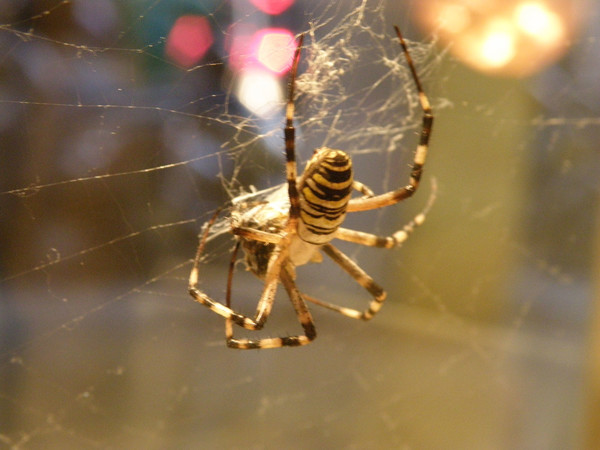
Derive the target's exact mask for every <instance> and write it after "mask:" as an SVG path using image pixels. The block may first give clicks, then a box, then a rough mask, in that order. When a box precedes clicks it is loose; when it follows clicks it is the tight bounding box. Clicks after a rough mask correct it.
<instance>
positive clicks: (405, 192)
mask: <svg viewBox="0 0 600 450" xmlns="http://www.w3.org/2000/svg"><path fill="white" fill-rule="evenodd" d="M394 29H395V30H396V35H397V36H398V40H399V41H400V45H401V46H402V52H403V53H404V56H405V58H406V63H407V64H408V68H409V69H410V73H411V75H412V78H413V80H414V82H415V85H416V88H417V93H418V95H419V103H420V104H421V109H422V110H423V119H422V125H421V134H420V139H419V144H418V146H417V150H416V152H415V156H414V159H413V163H412V168H411V171H410V180H409V184H407V185H406V186H404V187H401V188H399V189H396V190H394V191H390V192H387V193H385V194H381V195H376V196H374V197H369V198H364V197H363V198H355V199H351V200H350V202H349V203H348V208H347V211H348V212H352V211H367V210H370V209H376V208H382V207H385V206H390V205H393V204H395V203H398V202H401V201H402V200H406V199H407V198H409V197H411V196H412V195H413V194H414V193H415V192H416V191H417V189H418V188H419V182H420V180H421V174H422V173H423V166H425V160H426V159H427V151H428V149H429V138H430V136H431V129H432V127H433V113H432V110H431V105H430V104H429V99H428V98H427V96H426V95H425V91H423V87H422V86H421V82H420V81H419V76H418V75H417V71H416V69H415V66H414V64H413V61H412V57H411V56H410V53H409V51H408V46H407V45H406V42H405V41H404V38H403V37H402V34H401V33H400V29H399V28H398V27H397V26H394Z"/></svg>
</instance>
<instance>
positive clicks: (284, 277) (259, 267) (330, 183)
mask: <svg viewBox="0 0 600 450" xmlns="http://www.w3.org/2000/svg"><path fill="white" fill-rule="evenodd" d="M394 28H395V30H396V35H397V37H398V41H399V42H400V45H401V47H402V51H403V52H404V56H405V58H406V62H407V64H408V68H409V69H410V73H411V75H412V78H413V80H414V82H415V85H416V88H417V94H418V96H419V102H420V104H421V108H422V109H423V118H422V125H421V134H420V140H419V144H418V146H417V149H416V152H415V155H414V158H413V163H412V167H411V171H410V176H409V182H408V184H406V185H404V186H401V187H399V188H397V189H395V190H392V191H389V192H386V193H384V194H380V195H375V194H374V193H373V191H371V190H370V189H369V188H368V187H366V186H365V185H363V184H361V183H360V182H358V181H356V180H354V179H353V172H352V170H353V169H352V163H351V161H350V158H349V156H348V155H347V154H346V153H345V152H343V151H341V150H332V149H329V148H327V147H322V148H320V149H318V150H316V151H315V153H314V154H313V156H312V158H311V159H310V160H309V162H308V164H307V166H306V169H305V170H304V172H303V173H302V175H301V176H300V177H298V174H297V169H296V150H295V137H294V135H295V128H294V86H295V80H296V72H297V70H298V61H299V59H300V49H301V48H302V42H303V38H304V35H300V39H299V42H298V46H297V47H296V52H295V54H294V62H293V64H292V68H291V69H290V82H289V86H288V87H289V89H288V99H287V108H286V124H285V128H284V135H285V155H286V179H287V183H286V184H284V185H282V186H281V187H279V188H275V189H271V190H269V191H268V194H267V195H266V196H265V197H262V199H261V200H260V201H258V200H256V198H253V197H252V195H243V196H239V197H236V198H234V199H233V200H232V201H231V204H232V212H231V232H232V233H233V234H234V235H235V237H236V238H237V242H236V245H235V249H234V251H233V253H232V257H231V262H230V265H229V276H228V278H227V291H226V294H225V302H224V303H222V302H219V301H216V300H214V299H212V298H211V297H210V296H208V295H207V294H205V293H204V292H202V291H201V290H200V289H199V287H198V282H199V273H200V261H201V260H202V254H203V252H204V247H205V246H206V243H207V241H208V237H209V231H210V228H211V226H212V224H213V223H214V222H215V221H216V219H217V216H218V214H219V212H217V213H215V215H214V216H213V218H212V219H211V220H210V221H209V222H208V224H207V226H206V227H205V229H204V232H203V233H202V236H201V238H200V244H199V245H198V249H197V251H196V257H195V259H194V267H193V268H192V271H191V273H190V279H189V288H188V289H189V293H190V295H191V296H192V297H193V298H194V300H196V301H197V302H199V303H201V304H203V305H205V306H207V307H208V308H210V309H211V310H212V311H214V312H215V313H217V314H219V315H221V316H223V317H224V318H225V337H226V342H227V345H228V346H229V347H233V348H242V349H248V348H274V347H283V346H298V345H305V344H308V343H309V342H311V341H312V340H313V339H314V338H315V337H316V331H315V326H314V323H313V319H312V316H311V314H310V312H309V310H308V307H307V305H306V302H307V301H308V302H311V303H314V304H317V305H320V306H323V307H325V308H329V309H331V310H333V311H336V312H338V313H340V314H343V315H345V316H348V317H352V318H354V319H362V320H369V319H371V318H372V317H373V316H374V315H375V314H376V313H377V312H378V311H379V310H380V308H381V306H382V305H383V302H384V300H385V298H386V293H385V291H384V290H383V289H382V288H381V287H380V286H379V285H378V284H377V283H375V281H374V280H373V279H372V278H371V277H370V276H369V275H368V274H367V273H366V272H365V271H364V270H363V269H361V268H360V267H359V266H358V265H357V264H356V263H355V262H354V261H353V260H352V259H351V258H350V257H348V256H346V255H345V254H344V253H342V252H341V251H340V250H338V249H337V248H336V247H335V246H334V245H333V244H332V243H331V241H332V240H333V239H340V240H343V241H347V242H353V243H355V244H360V245H366V246H370V247H383V248H393V247H397V246H399V245H400V244H401V243H402V242H404V241H405V240H406V239H407V238H408V236H409V234H410V233H411V232H412V231H413V230H414V229H415V228H416V227H417V226H419V225H421V224H422V223H423V221H424V220H425V215H426V213H427V211H428V210H429V207H430V206H431V204H432V202H433V200H434V198H435V189H434V190H433V193H432V195H431V196H430V199H429V202H428V203H427V206H426V207H425V209H424V210H423V211H422V212H421V213H420V214H418V215H417V216H415V217H414V219H413V220H411V221H410V222H409V223H408V224H406V225H404V226H403V227H402V228H400V229H399V230H398V231H396V232H395V233H393V234H392V235H391V236H377V235H374V234H371V233H366V232H363V231H356V230H351V229H347V228H343V227H342V226H341V224H342V222H343V221H344V218H345V216H346V213H348V212H357V211H368V210H372V209H378V208H383V207H386V206H390V205H394V204H396V203H399V202H401V201H403V200H406V199H407V198H409V197H412V195H413V194H414V193H415V192H416V191H417V189H418V187H419V183H420V179H421V174H422V172H423V167H424V166H425V160H426V158H427V151H428V149H429V137H430V135H431V128H432V125H433V115H432V112H431V107H430V105H429V100H428V99H427V96H426V95H425V92H424V91H423V88H422V87H421V83H420V81H419V78H418V76H417V72H416V70H415V67H414V65H413V62H412V59H411V57H410V53H409V52H408V48H407V46H406V42H405V41H404V39H403V37H402V34H401V33H400V30H399V29H398V27H394ZM434 187H435V185H434ZM353 191H358V192H360V193H362V196H361V197H354V198H352V192H353ZM240 247H241V248H242V249H243V251H244V253H245V260H246V265H247V267H248V269H249V270H250V271H252V272H253V273H254V274H256V275H257V276H258V277H259V278H260V279H262V280H263V281H264V286H263V290H262V294H261V296H260V299H259V301H258V305H257V307H256V312H255V314H254V316H253V317H249V316H246V315H244V314H241V313H239V312H237V311H236V310H235V309H233V308H232V306H231V287H232V279H233V272H234V268H235V263H236V261H237V254H238V250H239V248H240ZM322 254H325V255H327V256H328V257H329V258H331V259H332V261H333V262H334V263H336V264H338V265H339V266H340V267H341V268H342V269H343V270H344V271H345V272H346V273H347V274H348V275H350V276H351V277H352V278H353V279H354V280H355V281H356V282H357V283H358V284H359V285H360V286H362V287H363V288H364V289H365V290H366V291H367V292H368V293H369V294H370V295H371V296H372V300H371V301H370V302H369V305H368V306H367V308H366V309H364V310H363V311H359V310H356V309H352V308H347V307H344V306H339V305H336V304H333V303H328V302H324V301H322V300H319V299H317V298H314V297H312V296H310V295H308V294H305V293H302V292H300V290H299V289H298V287H297V286H296V282H295V278H296V274H295V267H296V266H300V265H302V264H306V263H308V262H319V261H321V259H322ZM279 283H281V284H282V285H283V287H284V288H285V290H286V292H287V294H288V296H289V298H290V301H291V302H292V306H293V307H294V309H295V311H296V315H297V316H298V321H299V322H300V325H301V326H302V329H303V331H304V333H303V334H298V335H294V336H285V337H276V338H256V339H247V338H242V339H239V338H235V337H234V336H233V325H234V324H235V325H239V326H241V327H243V328H245V329H247V330H260V329H261V328H262V327H263V326H264V324H265V322H266V320H267V318H268V317H269V314H270V313H271V308H272V306H273V302H274V301H275V293H276V291H277V287H278V285H279Z"/></svg>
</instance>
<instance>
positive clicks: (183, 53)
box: [165, 15, 214, 67]
mask: <svg viewBox="0 0 600 450" xmlns="http://www.w3.org/2000/svg"><path fill="white" fill-rule="evenodd" d="M213 41H214V39H213V35H212V31H211V29H210V24H209V23H208V20H207V19H206V17H204V16H197V15H189V16H182V17H180V18H178V19H177V20H176V21H175V23H174V24H173V27H172V28H171V32H170V33H169V36H168V37H167V44H166V48H165V53H166V54H167V56H168V57H169V58H170V59H171V60H172V61H174V62H175V63H177V64H179V65H180V66H183V67H191V66H193V65H195V64H197V63H198V62H199V61H200V60H201V59H202V58H203V57H204V55H205V54H206V52H207V51H208V49H209V48H210V47H211V46H212V44H213Z"/></svg>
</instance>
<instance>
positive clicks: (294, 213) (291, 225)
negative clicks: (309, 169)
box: [284, 34, 304, 231]
mask: <svg viewBox="0 0 600 450" xmlns="http://www.w3.org/2000/svg"><path fill="white" fill-rule="evenodd" d="M303 42H304V34H301V35H300V38H299V40H298V45H297V47H296V51H295V53H294V59H293V64H292V68H291V69H290V78H289V84H288V98H287V106H286V110H285V128H284V137H285V161H286V162H285V174H286V180H287V184H288V196H289V198H290V212H289V219H288V223H287V230H288V231H295V230H296V225H297V223H298V217H299V216H300V195H299V194H298V186H297V185H296V179H297V178H298V168H297V165H296V137H295V136H296V129H295V128H294V109H295V106H294V89H295V87H296V73H297V72H298V62H299V61H300V50H301V49H302V43H303Z"/></svg>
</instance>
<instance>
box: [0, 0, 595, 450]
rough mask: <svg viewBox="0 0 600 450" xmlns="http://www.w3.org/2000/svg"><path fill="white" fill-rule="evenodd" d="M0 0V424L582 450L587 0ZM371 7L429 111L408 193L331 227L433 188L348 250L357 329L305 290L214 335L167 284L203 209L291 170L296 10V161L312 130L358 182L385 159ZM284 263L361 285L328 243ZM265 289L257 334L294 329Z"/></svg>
mask: <svg viewBox="0 0 600 450" xmlns="http://www.w3.org/2000/svg"><path fill="white" fill-rule="evenodd" d="M335 3H338V4H335ZM0 5H1V6H2V7H1V8H0V236H1V238H0V254H1V258H0V443H2V444H3V445H4V446H7V447H9V448H61V449H63V448H109V447H111V448H140V447H143V448H161V449H162V448H240V447H244V448H257V449H261V448H266V449H270V448H298V449H302V448H314V447H316V446H318V447H321V448H361V449H365V448H378V449H379V448H398V447H403V448H460V449H466V448H477V449H479V448H550V449H553V448H556V449H565V448H598V446H599V445H600V435H599V432H598V431H597V430H598V427H597V424H598V423H600V333H599V332H598V330H600V309H599V308H598V288H599V283H598V280H599V278H598V276H597V274H598V270H599V264H598V254H599V249H600V247H599V243H598V240H597V235H598V232H597V230H598V209H597V205H598V190H599V187H600V182H599V177H598V173H600V172H599V170H600V157H599V155H598V142H599V138H600V136H599V134H600V111H599V109H600V101H599V100H600V84H599V83H598V80H597V79H598V76H597V74H598V73H599V71H600V68H599V67H598V66H599V64H600V47H599V46H598V42H599V37H600V6H599V5H598V4H596V2H591V1H585V0H554V1H552V0H531V1H529V0H510V1H501V0H497V1H493V0H489V1H485V2H484V1H480V2H477V1H465V0H435V1H428V2H418V1H414V0H406V1H386V0H364V1H359V0H352V1H348V2H346V1H344V2H329V1H320V0H304V1H301V0H296V1H294V0H287V1H278V2H272V1H261V0H248V1H235V2H229V1H225V0H213V1H209V0H194V1H193V0H153V1H149V0H148V1H146V0H135V1H134V0H128V1H118V2H117V1H114V0H74V1H64V0H38V1H35V0H31V1H12V0H0ZM393 24H397V25H399V26H400V27H401V28H402V30H403V33H404V34H405V36H406V38H407V39H408V42H409V46H410V50H411V54H412V56H413V59H414V60H415V65H416V68H417V71H418V72H419V74H420V77H421V81H422V83H423V85H424V87H425V89H426V91H427V94H428V96H429V98H430V100H431V102H432V104H433V107H434V111H435V114H436V121H435V125H434V131H433V137H432V142H431V148H430V158H429V160H428V162H427V166H426V169H425V176H424V182H423V184H422V189H421V190H420V192H419V193H418V194H417V195H416V196H415V197H414V198H413V199H411V200H410V201H407V202H405V203H403V204H401V205H398V206H394V207H391V208H387V209H384V210H378V211H374V212H370V213H357V214H355V215H352V216H351V217H349V219H348V226H349V227H352V228H355V229H360V230H364V231H368V232H374V233H378V234H382V235H383V234H389V233H392V232H393V231H395V230H397V229H399V228H401V226H402V225H403V224H404V223H406V222H408V221H409V220H410V219H411V218H412V217H414V215H416V214H417V213H418V212H419V211H421V209H422V208H423V207H424V205H425V203H426V202H427V198H428V196H429V195H430V193H431V184H430V182H431V180H432V178H434V177H435V180H436V181H437V184H438V186H439V187H438V195H437V200H436V202H435V204H434V206H433V208H432V210H431V211H430V212H429V214H428V217H427V220H426V223H425V224H424V225H423V226H422V227H421V228H419V229H418V230H417V231H415V233H414V234H413V235H412V236H411V238H410V239H409V240H408V241H407V242H406V244H405V245H404V246H403V247H402V248H400V249H395V250H391V251H388V250H381V249H365V248H357V246H352V245H345V244H340V248H342V249H343V250H344V251H345V252H347V253H348V254H349V255H350V256H351V257H352V258H353V259H355V260H356V261H357V262H358V263H359V264H360V265H361V267H363V268H365V270H367V272H368V273H369V274H371V275H372V276H373V277H374V278H375V280H377V281H378V282H379V283H380V284H381V285H382V286H384V287H385V288H386V290H387V291H388V300H387V302H386V304H385V306H384V308H383V309H382V311H381V313H380V314H379V315H378V316H376V317H375V318H374V319H373V320H372V321H370V322H366V323H362V322H357V321H353V320H351V319H348V318H345V317H341V316H338V315H337V314H335V313H333V312H330V311H325V310H321V309H319V308H318V307H316V306H314V305H311V311H312V312H313V316H314V319H315V322H316V326H317V332H318V338H317V340H316V341H315V342H313V343H312V344H311V345H309V346H306V347H303V348H286V349H277V350H263V351H254V350H253V351H234V350H230V349H227V348H226V347H225V342H224V330H223V320H222V318H220V317H219V316H217V315H215V314H214V313H212V312H211V311H209V310H208V309H206V308H204V307H202V306H201V305H199V304H197V303H195V302H194V301H193V300H192V299H191V298H190V297H189V295H188V294H187V283H188V281H187V279H188V276H189V272H190V270H191V267H192V258H193V256H194V253H195V251H196V246H197V243H198V233H199V231H200V229H201V226H202V224H203V223H204V222H205V221H206V220H208V218H210V217H211V215H212V214H213V212H214V211H215V209H216V208H217V207H218V206H219V205H221V204H222V203H223V202H224V201H226V200H227V199H229V198H231V197H232V196H235V195H238V194H239V193H241V192H249V191H251V190H252V189H263V188H268V187H270V186H274V185H277V184H278V183H281V182H283V181H284V160H283V130H282V128H283V121H284V117H283V110H284V102H285V99H284V89H285V85H286V81H287V71H288V70H289V66H290V62H291V58H292V53H293V51H294V48H295V45H296V44H295V42H296V38H297V36H298V34H299V33H301V32H305V33H306V40H305V43H304V48H303V54H302V60H301V63H300V69H299V72H300V75H299V78H298V82H297V88H298V96H297V102H296V104H297V111H296V113H297V117H296V126H297V133H298V139H297V153H298V160H299V161H301V165H300V166H301V167H303V165H304V161H306V160H307V159H308V158H309V157H310V155H311V154H312V150H313V149H314V148H316V147H319V146H321V145H327V146H330V147H334V148H340V149H343V150H346V151H348V152H349V153H350V154H351V155H352V157H353V161H354V165H355V176H356V178H357V179H359V180H360V181H362V182H364V183H365V184H367V185H369V186H370V187H371V188H372V189H373V190H375V191H376V192H385V191H387V190H390V189H393V188H395V187H397V186H399V185H403V184H405V183H406V181H407V179H408V172H409V167H408V165H409V163H410V161H411V158H412V155H413V151H414V149H415V148H416V143H417V140H418V132H419V129H420V128H419V127H420V120H421V111H420V110H419V104H418V102H417V99H416V93H415V91H414V85H413V82H412V80H411V78H410V75H409V73H408V70H407V68H406V64H405V61H404V59H403V56H402V54H401V51H400V48H399V46H398V43H397V41H396V40H395V38H394V34H393V29H392V25H393ZM219 225H220V228H219V227H217V229H226V227H227V222H226V218H224V219H223V221H222V222H221V223H220V224H219ZM231 248H232V240H231V239H230V238H228V236H226V235H223V236H220V237H219V238H218V239H214V240H213V241H211V243H210V246H209V248H208V249H207V254H206V258H205V260H204V261H203V264H202V272H201V288H202V289H203V290H205V291H206V292H208V293H210V294H211V295H212V296H214V297H215V298H219V299H222V298H223V296H224V291H225V282H226V276H227V269H228V264H229V259H230V256H229V251H230V250H231ZM243 269H244V267H243V264H242V263H240V264H239V265H238V266H237V270H236V274H235V282H234V296H233V297H234V303H235V304H236V307H238V308H239V309H240V310H243V311H246V312H249V311H252V310H253V308H254V307H255V305H256V301H257V299H258V296H259V295H260V288H261V285H260V282H259V281H258V280H257V279H255V278H254V277H252V276H251V275H250V274H248V273H246V272H245V271H244V270H243ZM297 281H298V285H299V287H300V288H301V289H302V290H304V291H306V292H307V293H310V294H313V295H315V296H317V297H319V298H322V299H324V300H328V301H332V302H336V303H339V304H343V305H353V306H360V305H364V304H366V302H368V300H369V297H368V295H367V294H366V293H365V292H363V291H362V290H361V288H360V287H359V286H358V285H357V284H356V283H355V282H354V281H353V280H352V279H350V278H348V277H347V276H346V275H345V274H344V273H343V272H342V271H341V270H340V269H339V268H337V267H335V266H334V265H333V264H332V263H331V262H328V261H324V262H323V263H322V264H318V265H317V264H315V265H312V266H307V267H302V268H300V269H299V270H298V280H297ZM279 294H280V295H278V297H277V301H276V304H275V307H274V312H273V315H272V317H271V318H270V320H269V322H268V324H267V327H266V328H265V330H264V331H263V332H260V333H256V334H258V335H260V336H279V335H285V334H290V333H291V334H295V333H297V332H298V328H299V326H298V323H297V321H296V319H295V317H294V313H293V310H292V308H291V307H290V305H289V301H288V300H287V298H286V296H285V295H284V293H279ZM236 332H237V331H236ZM239 335H240V336H243V335H244V330H241V331H239Z"/></svg>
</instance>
